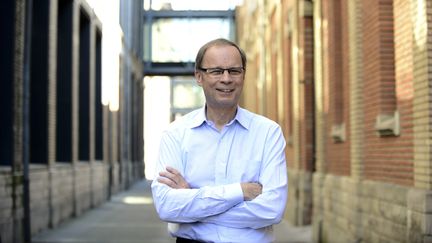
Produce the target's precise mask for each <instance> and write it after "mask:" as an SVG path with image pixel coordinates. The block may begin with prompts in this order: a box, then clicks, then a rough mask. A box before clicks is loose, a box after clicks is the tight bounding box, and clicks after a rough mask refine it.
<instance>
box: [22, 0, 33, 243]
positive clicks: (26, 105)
mask: <svg viewBox="0 0 432 243" xmlns="http://www.w3.org/2000/svg"><path fill="white" fill-rule="evenodd" d="M25 8H26V9H25V36H24V70H23V72H24V75H23V76H24V79H23V99H24V100H23V207H24V219H23V233H24V242H26V243H31V224H30V223H31V220H30V190H29V159H30V156H29V154H30V59H31V38H32V34H31V31H32V9H33V0H26V5H25Z"/></svg>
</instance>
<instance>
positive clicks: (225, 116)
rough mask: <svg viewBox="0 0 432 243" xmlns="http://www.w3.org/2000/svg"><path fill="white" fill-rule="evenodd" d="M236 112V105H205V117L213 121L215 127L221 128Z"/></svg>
mask: <svg viewBox="0 0 432 243" xmlns="http://www.w3.org/2000/svg"><path fill="white" fill-rule="evenodd" d="M236 112H237V106H234V107H230V108H214V107H209V106H207V107H206V115H207V119H208V120H210V121H212V122H214V124H215V126H216V128H218V129H219V130H221V129H222V128H223V126H225V125H226V124H227V123H229V122H230V121H231V120H232V119H234V117H235V115H236Z"/></svg>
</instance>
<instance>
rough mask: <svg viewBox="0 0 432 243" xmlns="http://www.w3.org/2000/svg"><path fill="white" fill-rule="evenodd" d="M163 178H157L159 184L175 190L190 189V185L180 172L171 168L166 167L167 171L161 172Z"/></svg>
mask: <svg viewBox="0 0 432 243" xmlns="http://www.w3.org/2000/svg"><path fill="white" fill-rule="evenodd" d="M159 175H160V176H161V177H159V178H157V181H158V182H159V183H162V184H165V185H167V186H169V187H171V188H173V189H189V188H190V187H189V184H188V183H187V181H186V180H185V179H184V177H183V176H182V175H181V174H180V172H179V171H178V170H176V169H174V168H172V167H170V166H167V167H166V171H162V172H159Z"/></svg>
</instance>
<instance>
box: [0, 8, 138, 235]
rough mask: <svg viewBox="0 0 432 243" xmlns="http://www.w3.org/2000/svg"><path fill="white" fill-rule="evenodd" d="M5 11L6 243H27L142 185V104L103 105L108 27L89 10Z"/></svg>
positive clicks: (1, 158)
mask: <svg viewBox="0 0 432 243" xmlns="http://www.w3.org/2000/svg"><path fill="white" fill-rule="evenodd" d="M0 5H1V8H0V11H1V14H0V15H1V21H0V27H1V32H2V36H3V37H2V38H1V39H2V40H1V42H0V45H1V48H2V50H3V51H2V55H1V67H0V70H1V73H2V81H1V83H0V86H1V88H0V97H1V101H2V106H3V109H4V110H3V112H2V115H1V116H0V129H1V136H0V145H1V147H0V184H1V185H2V187H1V190H0V214H1V215H2V216H1V217H0V242H30V239H31V236H32V235H34V234H36V233H38V232H40V231H42V230H45V229H48V228H53V227H56V226H57V225H59V224H60V223H61V222H63V221H65V220H67V219H69V218H71V217H75V216H78V215H80V214H82V213H83V212H84V211H86V210H88V209H89V208H92V207H95V206H97V205H100V204H101V203H102V202H104V201H106V200H107V199H109V196H110V195H111V194H112V193H115V192H118V191H121V190H124V189H126V188H127V187H128V186H129V185H130V184H132V182H134V181H136V180H138V179H141V178H143V171H144V164H143V152H142V143H143V141H142V113H141V114H140V113H139V112H136V110H140V109H141V110H142V102H141V103H140V102H136V101H133V102H134V105H132V100H131V99H139V98H140V96H139V95H136V96H132V95H129V94H127V95H123V96H122V98H121V100H120V103H121V104H122V105H121V107H120V109H118V110H115V111H112V110H110V109H109V108H108V107H107V106H104V105H103V104H102V97H101V96H102V76H101V68H102V38H103V35H102V23H101V22H100V21H99V20H98V18H97V17H96V15H95V14H94V12H93V10H92V9H91V8H90V6H89V5H88V4H87V3H86V1H84V0H45V1H37V2H36V1H32V0H6V1H1V3H0ZM130 31H132V30H130ZM132 48H134V47H130V48H129V49H132ZM119 58H120V57H119ZM129 58H130V57H129V56H126V57H123V60H125V61H129ZM126 72H128V73H126ZM131 72H132V71H130V70H129V69H125V68H124V69H123V73H122V76H133V75H135V76H137V78H136V79H138V77H139V75H140V73H139V68H138V71H137V72H134V73H133V75H132V74H131ZM119 79H121V78H120V77H119ZM122 84H123V86H124V87H129V88H128V89H129V90H132V88H130V87H131V86H132V84H131V81H130V80H129V79H122ZM123 90H125V89H123ZM124 92H126V91H124ZM137 92H140V91H139V90H137ZM141 100H142V99H141ZM140 105H141V107H139V106H140ZM140 122H141V123H140ZM140 131H141V132H140ZM129 148H133V149H132V151H130V150H129ZM127 149H128V150H127ZM126 150H127V151H126Z"/></svg>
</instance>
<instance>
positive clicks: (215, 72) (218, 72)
mask: <svg viewBox="0 0 432 243" xmlns="http://www.w3.org/2000/svg"><path fill="white" fill-rule="evenodd" d="M198 69H199V70H201V71H204V72H206V73H207V74H208V75H209V76H210V77H213V78H219V77H221V76H222V75H223V74H224V72H225V71H228V74H229V75H230V76H231V77H240V76H241V75H242V74H243V72H244V68H243V67H232V68H202V67H200V68H198Z"/></svg>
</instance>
